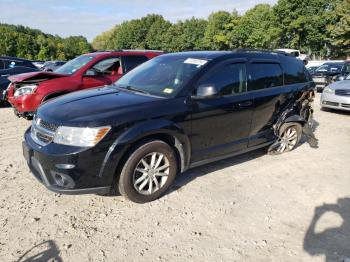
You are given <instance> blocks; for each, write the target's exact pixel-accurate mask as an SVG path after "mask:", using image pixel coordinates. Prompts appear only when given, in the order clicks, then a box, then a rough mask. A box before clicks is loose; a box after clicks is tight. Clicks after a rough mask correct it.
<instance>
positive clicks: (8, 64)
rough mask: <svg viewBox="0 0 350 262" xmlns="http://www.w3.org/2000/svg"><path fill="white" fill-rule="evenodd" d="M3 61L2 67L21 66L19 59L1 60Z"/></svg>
mask: <svg viewBox="0 0 350 262" xmlns="http://www.w3.org/2000/svg"><path fill="white" fill-rule="evenodd" d="M3 62H4V69H9V68H14V67H16V66H22V64H23V63H22V62H20V61H13V60H3Z"/></svg>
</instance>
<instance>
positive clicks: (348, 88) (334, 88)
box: [321, 75, 350, 111]
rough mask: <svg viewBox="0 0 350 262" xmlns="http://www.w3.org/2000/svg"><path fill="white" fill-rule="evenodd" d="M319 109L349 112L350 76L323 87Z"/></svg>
mask: <svg viewBox="0 0 350 262" xmlns="http://www.w3.org/2000/svg"><path fill="white" fill-rule="evenodd" d="M321 107H322V108H331V109H337V110H345V111H350V75H349V76H348V77H347V78H346V79H345V80H343V81H338V82H334V83H332V84H330V85H329V86H327V87H325V89H324V90H323V92H322V95H321Z"/></svg>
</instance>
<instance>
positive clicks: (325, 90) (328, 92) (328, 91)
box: [323, 86, 335, 94]
mask: <svg viewBox="0 0 350 262" xmlns="http://www.w3.org/2000/svg"><path fill="white" fill-rule="evenodd" d="M323 92H324V93H327V94H334V92H335V90H334V89H332V88H330V87H329V86H327V87H326V88H325V89H323Z"/></svg>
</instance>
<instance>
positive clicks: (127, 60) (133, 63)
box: [123, 55, 148, 73]
mask: <svg viewBox="0 0 350 262" xmlns="http://www.w3.org/2000/svg"><path fill="white" fill-rule="evenodd" d="M123 60H124V70H125V73H126V72H129V71H130V70H132V69H134V68H135V67H137V66H138V65H140V64H142V63H144V62H146V61H147V60H148V58H147V57H145V56H137V55H135V56H124V57H123Z"/></svg>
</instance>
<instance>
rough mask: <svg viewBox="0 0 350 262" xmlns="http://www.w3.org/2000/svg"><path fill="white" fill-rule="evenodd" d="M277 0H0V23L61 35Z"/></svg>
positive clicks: (89, 33)
mask: <svg viewBox="0 0 350 262" xmlns="http://www.w3.org/2000/svg"><path fill="white" fill-rule="evenodd" d="M276 2H277V0H212V1H209V0H201V1H200V0H175V1H166V0H119V1H118V0H85V1H83V0H22V1H18V0H17V1H16V0H0V10H1V11H0V22H1V23H8V24H20V25H25V26H29V27H32V28H36V29H40V30H42V31H44V32H46V33H50V34H58V35H60V36H63V37H65V36H70V35H83V36H85V37H87V38H88V40H89V41H91V40H92V39H93V38H94V37H95V36H96V35H98V34H100V33H101V32H103V31H106V30H109V29H110V28H112V27H113V26H114V25H115V24H118V23H121V22H122V21H125V20H129V19H134V18H140V17H142V16H145V15H147V14H151V13H156V14H161V15H163V16H164V17H165V19H168V20H170V21H172V22H176V21H178V20H180V19H186V18H191V17H192V16H194V17H197V18H206V17H208V15H209V14H210V13H212V12H214V11H218V10H225V11H229V12H231V11H232V10H233V9H237V10H238V12H239V13H244V12H245V11H246V10H248V9H249V8H252V7H253V6H254V5H256V4H259V3H269V4H275V3H276Z"/></svg>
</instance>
